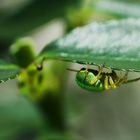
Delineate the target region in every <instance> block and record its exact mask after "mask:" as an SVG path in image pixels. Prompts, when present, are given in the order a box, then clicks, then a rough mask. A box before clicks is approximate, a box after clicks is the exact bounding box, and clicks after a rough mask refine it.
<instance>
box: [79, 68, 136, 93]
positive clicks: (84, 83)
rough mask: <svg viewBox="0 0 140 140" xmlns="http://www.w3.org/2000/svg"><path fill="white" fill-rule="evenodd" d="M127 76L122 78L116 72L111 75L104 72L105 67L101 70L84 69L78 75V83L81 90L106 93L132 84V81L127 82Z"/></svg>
mask: <svg viewBox="0 0 140 140" xmlns="http://www.w3.org/2000/svg"><path fill="white" fill-rule="evenodd" d="M127 74H128V73H127V72H126V73H125V75H124V76H123V77H122V78H120V77H119V76H118V75H117V74H116V72H115V71H114V70H112V71H111V72H110V73H109V72H103V67H99V70H94V69H85V68H82V69H81V70H80V71H78V72H77V74H76V81H77V84H78V85H79V86H80V87H81V88H84V89H86V90H89V91H104V90H109V89H115V88H117V87H119V86H121V85H122V84H124V83H127V82H130V80H127ZM134 80H135V79H134ZM134 80H133V81H134ZM131 81H132V80H131Z"/></svg>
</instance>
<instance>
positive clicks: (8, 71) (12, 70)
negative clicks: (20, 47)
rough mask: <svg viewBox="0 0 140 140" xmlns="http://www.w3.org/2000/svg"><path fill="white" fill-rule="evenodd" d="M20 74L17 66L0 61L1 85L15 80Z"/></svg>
mask: <svg viewBox="0 0 140 140" xmlns="http://www.w3.org/2000/svg"><path fill="white" fill-rule="evenodd" d="M18 73H19V69H18V67H17V66H15V65H13V64H10V63H6V62H4V61H2V60H0V83H1V82H5V81H7V80H10V79H14V78H15V77H16V76H17V74H18Z"/></svg>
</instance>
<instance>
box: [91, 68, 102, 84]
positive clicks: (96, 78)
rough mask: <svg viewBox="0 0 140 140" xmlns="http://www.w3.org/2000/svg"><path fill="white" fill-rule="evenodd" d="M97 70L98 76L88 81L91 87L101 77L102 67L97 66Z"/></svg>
mask: <svg viewBox="0 0 140 140" xmlns="http://www.w3.org/2000/svg"><path fill="white" fill-rule="evenodd" d="M98 69H99V72H98V74H97V75H96V76H95V77H94V79H93V80H91V81H90V84H91V85H94V84H95V83H96V82H97V81H98V80H100V79H101V77H102V71H103V66H99V67H98Z"/></svg>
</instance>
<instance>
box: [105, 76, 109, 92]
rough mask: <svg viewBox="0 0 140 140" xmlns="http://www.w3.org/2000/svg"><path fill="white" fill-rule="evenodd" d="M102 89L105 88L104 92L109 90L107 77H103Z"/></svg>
mask: <svg viewBox="0 0 140 140" xmlns="http://www.w3.org/2000/svg"><path fill="white" fill-rule="evenodd" d="M104 88H105V90H108V89H110V86H109V78H108V76H105V79H104Z"/></svg>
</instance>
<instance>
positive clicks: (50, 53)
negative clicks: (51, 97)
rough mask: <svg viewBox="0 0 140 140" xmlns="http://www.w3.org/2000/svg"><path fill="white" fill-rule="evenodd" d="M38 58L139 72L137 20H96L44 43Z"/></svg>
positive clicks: (138, 24)
mask: <svg viewBox="0 0 140 140" xmlns="http://www.w3.org/2000/svg"><path fill="white" fill-rule="evenodd" d="M40 56H41V58H42V57H43V58H44V57H46V58H50V59H62V60H66V61H71V62H77V63H81V64H93V65H103V64H104V65H105V66H106V67H111V68H114V69H119V70H120V69H125V70H129V71H132V70H133V71H140V19H125V20H111V21H106V22H95V23H91V24H89V25H87V26H85V27H81V28H77V29H75V30H73V31H72V32H71V33H69V34H68V35H66V36H65V37H63V38H60V39H59V40H57V41H55V42H53V43H51V44H50V45H49V46H46V47H45V48H44V50H43V51H42V52H41V54H40Z"/></svg>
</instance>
